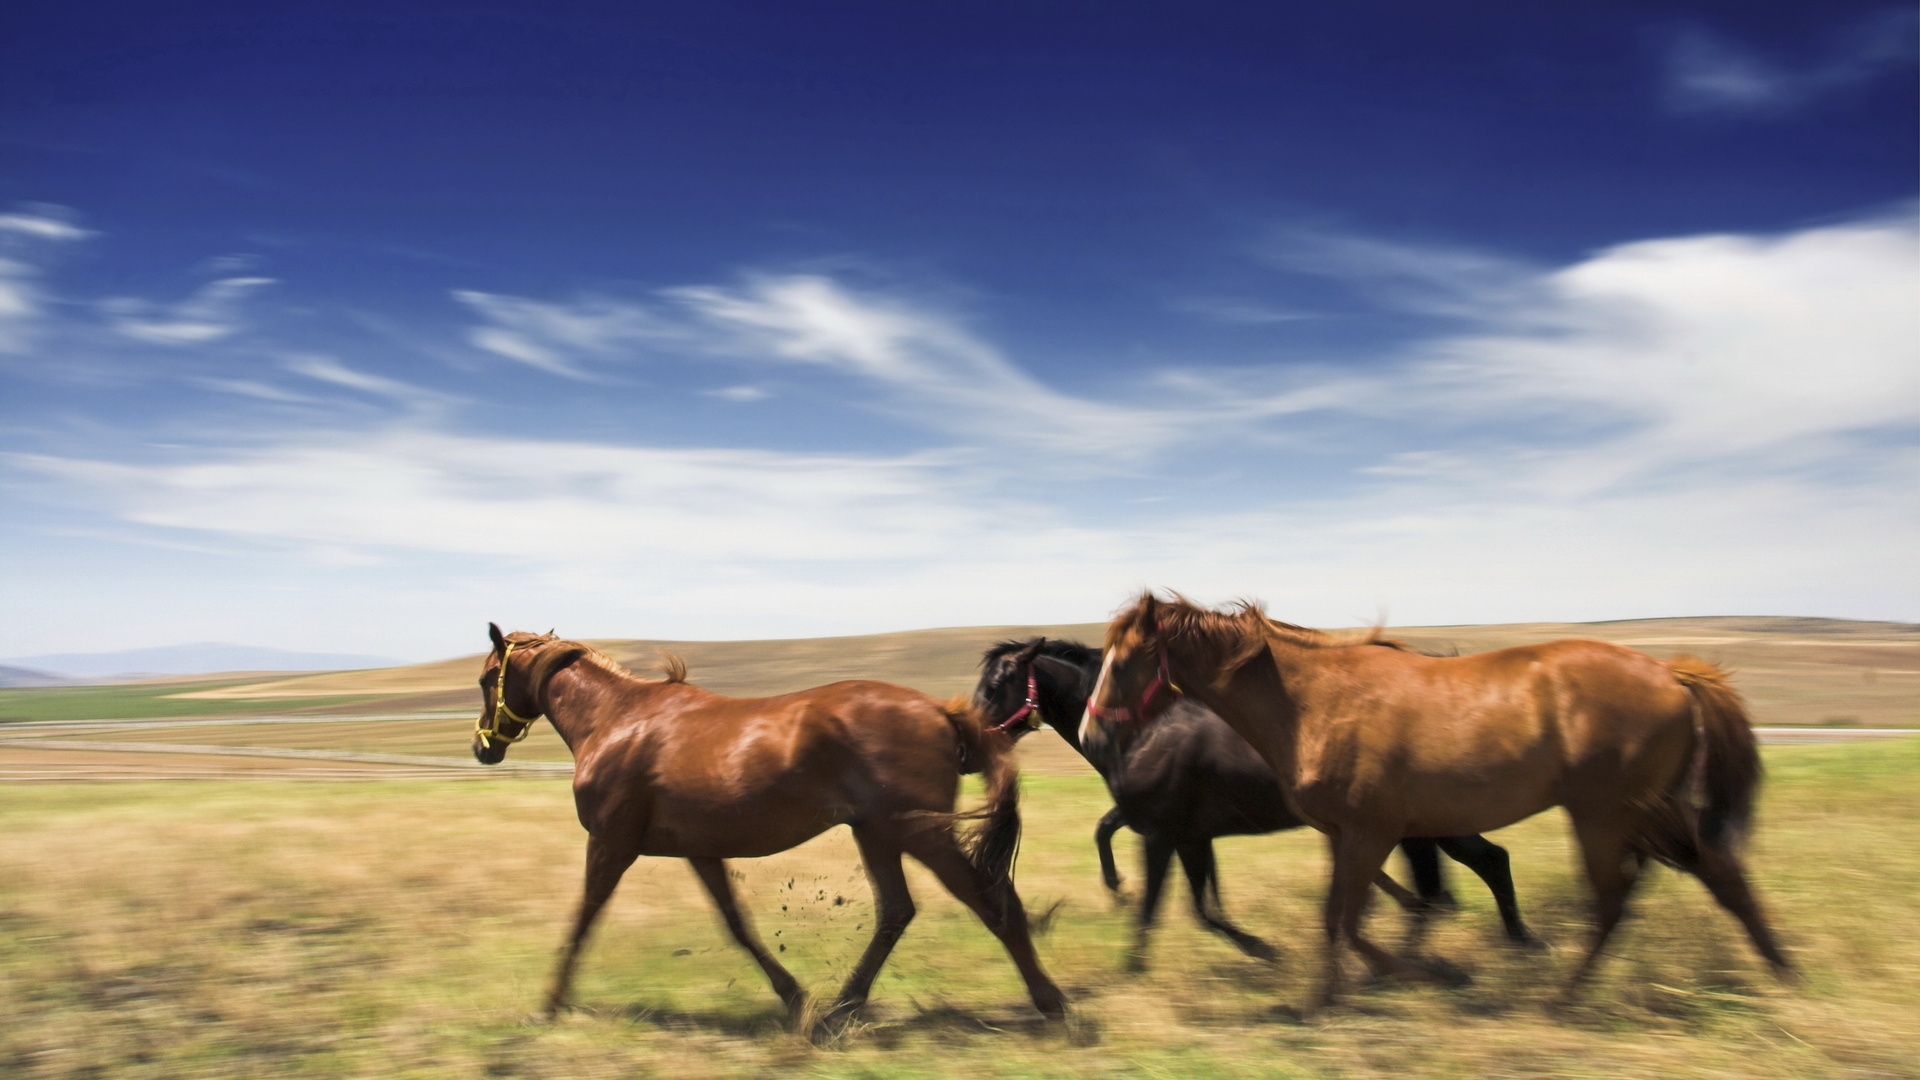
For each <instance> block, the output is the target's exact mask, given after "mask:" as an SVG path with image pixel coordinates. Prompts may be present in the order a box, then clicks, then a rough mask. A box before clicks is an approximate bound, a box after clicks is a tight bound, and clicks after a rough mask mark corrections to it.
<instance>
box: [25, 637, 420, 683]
mask: <svg viewBox="0 0 1920 1080" xmlns="http://www.w3.org/2000/svg"><path fill="white" fill-rule="evenodd" d="M9 663H10V664H16V665H19V667H18V668H7V669H4V670H8V671H13V670H22V669H30V670H28V674H39V675H43V676H49V677H51V679H52V680H53V682H54V683H58V682H61V681H72V680H83V679H114V678H124V677H127V676H130V675H203V674H207V673H210V672H216V671H339V670H341V669H344V668H376V667H390V666H392V665H393V664H394V663H395V661H394V660H393V659H392V658H390V657H384V656H364V655H359V654H354V653H313V652H290V651H288V650H285V649H266V648H261V647H259V646H255V645H228V644H225V643H222V642H214V641H206V642H199V643H197V644H193V645H161V646H158V647H155V648H150V649H124V650H122V651H120V652H100V653H47V654H44V655H40V656H20V657H14V658H12V659H11V660H10V661H9ZM0 685H7V686H47V685H51V684H50V683H45V682H41V683H4V684H0Z"/></svg>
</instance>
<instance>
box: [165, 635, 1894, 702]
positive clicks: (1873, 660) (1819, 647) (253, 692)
mask: <svg viewBox="0 0 1920 1080" xmlns="http://www.w3.org/2000/svg"><path fill="white" fill-rule="evenodd" d="M1104 630H1105V626H1104V624H1101V623H1081V624H1076V625H1070V626H973V627H958V628H952V629H942V630H913V631H906V632H903V633H894V634H874V635H869V636H863V637H839V638H798V639H788V640H778V641H646V640H599V641H594V642H593V643H592V644H594V645H595V646H597V647H599V648H600V649H602V650H604V651H605V652H607V653H608V654H610V655H611V656H613V658H614V659H616V660H618V661H620V662H621V663H623V664H626V665H627V666H628V667H630V668H632V669H633V670H634V671H635V672H637V673H640V674H652V673H653V672H654V671H655V670H656V668H657V666H658V662H659V657H660V654H662V653H666V652H671V653H675V654H677V655H679V656H680V657H681V658H683V659H684V660H685V661H686V662H687V665H688V667H689V668H690V669H691V671H692V678H693V681H694V682H695V683H697V684H699V685H701V686H704V687H706V688H707V689H710V690H714V691H716V692H719V693H723V694H733V695H739V696H750V695H757V694H776V693H783V692H786V691H789V690H798V689H801V688H803V687H807V686H814V685H818V684H820V683H825V682H832V681H834V680H836V679H849V678H873V679H884V680H886V681H889V682H898V683H903V684H905V685H908V686H914V687H918V688H919V689H921V690H925V691H927V692H928V693H931V694H935V695H937V696H941V697H944V696H946V695H949V694H957V693H964V692H966V691H967V690H969V689H970V688H971V687H972V686H973V681H974V677H975V675H976V673H977V672H978V665H979V661H980V652H981V650H983V649H985V648H986V647H987V646H988V645H990V644H992V643H993V642H995V641H997V640H1001V639H1004V638H1023V637H1027V636H1030V635H1033V634H1045V635H1047V636H1049V637H1071V638H1078V639H1080V640H1082V641H1086V642H1090V643H1098V642H1099V641H1100V636H1101V633H1102V632H1103V631H1104ZM1386 633H1387V634H1388V635H1389V636H1391V637H1395V638H1400V639H1403V640H1405V641H1407V642H1408V643H1410V644H1412V645H1414V646H1416V647H1418V648H1421V649H1425V650H1429V651H1432V652H1435V653H1438V654H1441V655H1447V654H1455V653H1460V654H1464V653H1474V652H1481V651H1484V650H1487V649H1498V648H1504V647H1506V646H1509V645H1520V644H1525V643H1528V642H1538V641H1548V640H1552V639H1554V638H1562V637H1588V638H1599V639H1601V640H1605V641H1616V642H1619V643H1621V644H1623V645H1630V646H1632V647H1634V648H1636V649H1644V650H1645V651H1647V652H1650V653H1652V654H1654V655H1656V656H1663V657H1664V656H1672V655H1674V654H1676V653H1693V654H1696V655H1699V656H1703V657H1705V658H1707V659H1709V660H1712V661H1715V662H1716V663H1720V664H1724V665H1726V666H1728V667H1729V668H1731V669H1733V671H1734V685H1735V686H1736V687H1738V688H1739V689H1740V691H1741V692H1742V693H1743V694H1745V695H1746V696H1747V699H1748V701H1749V702H1750V703H1751V704H1752V706H1753V712H1754V716H1755V718H1756V719H1757V720H1759V721H1760V722H1761V723H1770V724H1833V725H1853V726H1863V727H1872V726H1880V725H1898V726H1920V624H1914V623H1888V622H1858V621H1852V620H1846V619H1808V618H1764V617H1751V616H1735V617H1721V618H1678V619H1632V620H1623V621H1618V622H1602V623H1513V624H1505V625H1489V626H1426V627H1388V628H1386ZM480 663H481V657H480V656H478V655H475V656H467V657H460V658H458V659H453V660H440V661H435V662H433V663H428V664H413V665H409V666H406V667H392V668H386V669H384V670H379V671H350V672H338V673H330V674H322V675H297V676H287V677H279V678H270V679H261V680H258V681H253V680H248V681H244V682H236V683H234V684H232V685H228V686H222V687H216V688H210V689H198V690H191V691H185V692H182V693H180V694H178V695H176V697H177V698H181V699H200V700H206V701H208V702H209V704H213V703H216V702H219V703H233V702H241V701H249V700H251V701H259V702H262V703H263V704H264V703H265V702H267V701H278V702H281V703H283V704H282V705H281V706H278V707H282V708H284V707H285V705H284V703H287V702H295V701H299V700H301V699H314V700H317V699H321V698H327V697H344V696H353V695H376V696H378V698H379V699H380V701H379V704H378V705H350V706H338V707H329V706H320V705H316V706H314V707H313V709H312V711H315V712H322V711H325V712H363V711H367V710H369V709H375V708H377V709H380V710H384V711H394V712H405V711H410V710H429V709H471V708H476V707H477V706H478V704H479V701H480V694H479V691H478V689H477V688H476V687H475V685H474V679H475V677H476V676H477V675H478V674H479V673H480Z"/></svg>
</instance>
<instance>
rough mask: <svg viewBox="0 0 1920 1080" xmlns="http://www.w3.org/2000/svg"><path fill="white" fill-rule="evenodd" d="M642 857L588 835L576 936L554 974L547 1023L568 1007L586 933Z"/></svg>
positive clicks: (635, 851)
mask: <svg viewBox="0 0 1920 1080" xmlns="http://www.w3.org/2000/svg"><path fill="white" fill-rule="evenodd" d="M639 857H640V851H639V848H638V847H634V846H630V845H627V844H619V843H613V842H610V841H608V840H606V839H604V838H602V837H599V836H596V835H593V834H591V833H589V834H588V835H587V886H586V890H585V891H584V892H583V893H582V894H581V896H580V910H579V911H578V912H577V913H576V914H575V915H574V919H573V936H572V937H570V938H568V939H567V947H566V950H565V951H564V952H562V953H561V954H560V967H559V969H558V970H557V971H555V972H554V973H553V988H552V989H551V990H549V991H548V992H547V1010H546V1011H547V1019H549V1020H551V1019H553V1017H554V1016H555V1015H556V1014H557V1013H559V1011H560V1010H561V1009H562V1008H563V1007H565V1005H566V1003H567V989H568V987H569V986H570V985H571V984H572V982H573V963H574V961H575V960H577V959H579V956H580V945H581V943H582V942H584V941H585V940H586V939H587V931H589V930H591V929H593V921H594V920H595V919H597V918H599V917H600V909H601V908H603V907H605V906H606V904H607V899H608V898H609V897H611V896H612V895H613V890H614V887H615V886H617V885H619V884H620V877H621V875H623V874H625V873H626V872H627V867H629V866H632V865H633V860H635V859H637V858H639Z"/></svg>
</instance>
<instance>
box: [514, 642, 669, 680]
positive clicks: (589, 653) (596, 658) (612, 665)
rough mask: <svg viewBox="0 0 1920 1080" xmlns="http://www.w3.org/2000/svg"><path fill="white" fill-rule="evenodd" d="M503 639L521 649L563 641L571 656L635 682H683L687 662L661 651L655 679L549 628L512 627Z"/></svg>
mask: <svg viewBox="0 0 1920 1080" xmlns="http://www.w3.org/2000/svg"><path fill="white" fill-rule="evenodd" d="M507 642H508V644H510V645H513V646H514V647H515V648H522V649H524V648H528V647H537V646H541V645H563V646H565V647H566V649H567V650H569V651H573V650H577V652H576V653H575V659H579V660H585V661H587V662H589V663H591V664H593V665H594V666H595V667H597V668H599V669H601V670H602V671H605V672H608V673H610V674H613V675H619V676H621V677H623V678H628V679H632V680H634V681H635V682H663V683H683V682H686V681H687V662H686V661H685V660H682V659H680V657H679V656H677V655H675V654H673V653H670V652H662V653H661V654H660V668H661V677H660V678H658V679H648V678H645V677H643V676H639V675H635V674H634V673H633V672H631V671H629V670H627V668H626V666H625V665H623V664H621V663H620V661H618V660H615V659H614V658H613V657H611V656H608V655H607V654H606V653H603V652H601V651H600V650H599V649H596V648H594V647H593V646H591V645H588V644H586V643H585V642H581V641H568V640H564V639H562V638H560V637H558V636H556V635H555V634H554V633H553V631H551V630H549V631H547V632H546V633H544V634H530V633H527V632H526V631H524V630H516V631H514V632H513V633H511V634H508V635H507Z"/></svg>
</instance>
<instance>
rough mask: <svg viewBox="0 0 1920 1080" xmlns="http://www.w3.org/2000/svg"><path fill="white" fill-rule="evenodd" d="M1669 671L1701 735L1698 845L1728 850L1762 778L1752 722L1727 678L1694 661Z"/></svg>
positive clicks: (1741, 831)
mask: <svg viewBox="0 0 1920 1080" xmlns="http://www.w3.org/2000/svg"><path fill="white" fill-rule="evenodd" d="M1667 668H1668V670H1670V671H1672V672H1673V677H1674V678H1676V679H1678V680H1679V681H1680V685H1682V686H1684V687H1686V688H1687V691H1688V692H1689V693H1691V694H1692V695H1693V704H1694V724H1695V726H1696V727H1697V729H1698V731H1699V734H1700V745H1699V747H1698V748H1697V749H1696V750H1695V755H1696V760H1695V765H1694V770H1695V774H1696V775H1697V776H1698V778H1699V786H1700V789H1701V792H1702V794H1703V796H1704V797H1705V800H1706V805H1705V806H1703V807H1702V808H1701V811H1700V842H1701V843H1702V844H1706V845H1709V846H1712V847H1723V848H1731V847H1736V846H1738V845H1739V843H1740V840H1741V838H1742V837H1743V836H1744V835H1745V834H1746V832H1747V828H1748V826H1749V825H1750V824H1752V821H1753V804H1754V793H1755V791H1756V790H1757V789H1758V788H1759V786H1760V776H1761V773H1762V769H1761V765H1760V746H1759V742H1758V740H1756V739H1755V738H1754V736H1753V721H1752V720H1751V719H1750V718H1749V717H1748V716H1747V708H1746V704H1745V703H1744V702H1742V701H1741V700H1740V693H1739V691H1737V690H1735V689H1734V688H1733V686H1732V685H1731V684H1729V683H1728V682H1727V673H1726V672H1725V671H1722V670H1721V669H1720V668H1719V667H1718V666H1716V665H1714V664H1710V663H1708V662H1707V661H1705V660H1702V659H1700V658H1699V657H1695V656H1677V657H1675V658H1673V659H1672V660H1669V661H1667Z"/></svg>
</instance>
